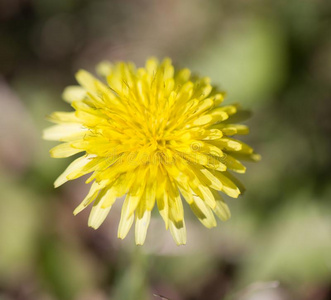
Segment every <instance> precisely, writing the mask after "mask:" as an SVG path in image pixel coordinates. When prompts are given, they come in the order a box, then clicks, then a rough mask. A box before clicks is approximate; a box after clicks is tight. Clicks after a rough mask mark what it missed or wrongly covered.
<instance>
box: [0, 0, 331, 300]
mask: <svg viewBox="0 0 331 300" xmlns="http://www.w3.org/2000/svg"><path fill="white" fill-rule="evenodd" d="M0 22H1V23H0V24H1V26H0V103H1V117H0V136H1V139H0V163H1V168H0V177H1V178H0V179H1V180H0V193H1V200H0V299H1V300H13V299H15V300H16V299H19V300H53V299H64V300H67V299H74V300H76V299H77V300H104V299H114V300H145V299H146V300H153V299H156V300H157V299H162V298H161V297H160V296H157V295H163V296H164V297H165V298H164V299H166V298H167V299H171V300H205V299H206V300H221V299H224V300H295V299H300V300H327V299H331V219H330V212H331V204H330V199H331V171H330V168H331V157H330V154H331V1H329V0H325V1H323V0H263V1H262V0H224V1H216V0H153V1H152V0H143V1H138V0H117V1H100V0H95V1H88V0H56V1H55V0H0ZM151 55H153V56H158V57H160V58H162V57H164V56H170V57H171V58H172V59H173V61H174V63H175V64H176V65H178V66H181V67H186V66H187V67H190V68H192V69H193V71H195V72H197V73H200V74H202V75H207V76H210V77H211V78H212V81H213V83H215V84H217V85H219V86H220V87H221V88H223V89H224V90H226V91H227V92H228V100H227V102H226V103H231V102H240V103H241V104H242V106H243V107H245V108H248V109H251V110H252V111H253V112H254V116H253V118H252V119H251V120H250V121H249V122H248V124H249V125H250V127H251V134H250V135H249V136H248V137H247V138H245V140H246V141H248V142H249V143H250V144H251V145H252V146H253V147H254V148H255V149H256V151H257V152H258V153H260V154H262V158H263V159H262V161H261V162H260V163H258V164H249V165H248V171H247V173H246V175H244V176H241V179H242V181H243V182H244V183H245V185H246V186H247V192H246V193H245V194H244V195H243V196H242V197H240V198H239V199H235V200H233V199H228V203H229V205H230V207H231V210H232V218H231V219H230V220H229V221H227V222H226V223H222V224H219V226H218V227H217V228H216V229H213V230H208V229H206V228H204V227H203V226H202V225H201V224H200V223H199V222H198V221H197V220H195V218H193V217H192V216H191V214H190V212H189V209H188V207H186V219H187V220H188V221H187V227H188V243H187V246H183V247H177V246H175V243H174V242H173V241H172V238H171V236H170V233H169V232H166V231H165V230H164V225H163V223H162V221H161V219H160V217H159V216H158V215H157V214H156V215H155V217H154V218H153V219H152V222H151V226H150V229H149V233H148V236H147V241H146V244H145V245H144V246H143V247H136V246H135V245H134V239H133V235H132V233H131V234H130V235H129V236H128V238H126V240H125V241H120V240H118V239H117V238H116V231H117V224H118V221H119V209H120V207H119V206H117V207H115V209H114V210H113V211H112V212H111V214H110V217H109V218H108V219H107V221H106V222H105V223H104V224H103V225H102V227H101V228H100V229H99V230H98V231H94V230H92V229H90V228H88V227H87V216H88V212H87V211H86V212H83V213H82V214H80V215H78V216H77V217H73V215H72V211H73V209H74V208H75V207H76V205H78V203H79V202H80V201H81V199H83V196H84V194H85V193H86V191H87V189H88V186H85V185H84V179H82V180H76V181H73V182H70V183H67V184H65V185H64V186H63V187H61V188H59V189H54V188H53V182H54V180H55V179H56V178H57V176H58V175H59V174H60V173H61V172H62V171H63V170H64V169H65V167H66V165H67V164H68V162H69V161H70V159H69V160H65V159H63V160H56V159H51V158H50V157H49V154H48V150H49V149H50V148H51V147H52V146H53V145H55V144H54V143H51V142H45V141H42V140H41V132H42V129H43V128H45V127H47V126H49V124H48V123H47V122H46V121H45V116H46V115H47V114H49V113H50V112H52V111H54V110H67V111H68V110H70V107H69V106H68V105H66V104H65V103H64V102H63V101H62V100H61V92H62V90H63V89H64V87H65V86H67V85H70V84H74V83H75V81H74V73H75V72H76V71H77V70H78V69H79V68H85V69H87V70H90V71H94V66H95V64H96V63H97V62H99V61H101V60H105V59H108V60H111V61H114V60H131V61H134V62H136V63H137V64H138V65H142V64H143V63H144V61H145V59H146V58H147V57H148V56H151ZM153 294H155V295H153Z"/></svg>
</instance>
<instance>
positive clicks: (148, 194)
mask: <svg viewBox="0 0 331 300" xmlns="http://www.w3.org/2000/svg"><path fill="white" fill-rule="evenodd" d="M97 71H98V73H99V74H100V75H101V77H103V78H104V81H100V80H98V79H96V78H95V77H93V76H92V75H91V74H90V73H88V72H86V71H83V70H81V71H79V72H78V73H77V74H76V79H77V81H78V83H79V84H80V86H70V87H67V88H66V89H65V91H64V93H63V98H64V100H65V101H66V102H68V103H70V104H71V106H72V107H73V108H74V111H73V112H55V113H53V114H51V115H50V116H49V119H50V121H52V122H54V123H56V124H57V125H55V126H52V127H50V128H48V129H46V130H45V131H44V138H45V139H48V140H57V141H61V142H62V143H61V144H59V145H58V146H56V147H54V148H53V149H51V150H50V153H51V156H52V157H56V158H62V157H69V156H72V155H75V154H77V153H82V156H80V157H79V158H77V159H76V160H74V161H73V162H72V163H71V164H70V165H69V166H68V168H67V169H66V170H65V171H64V173H63V174H62V175H61V176H60V177H59V178H58V179H57V180H56V181H55V187H58V186H60V185H62V184H63V183H65V182H66V181H68V180H72V179H76V178H78V177H80V176H83V175H85V174H91V176H90V177H89V178H88V180H87V183H90V182H93V183H92V185H91V188H90V191H89V193H88V194H87V196H86V197H85V199H84V200H83V202H82V203H81V204H80V205H79V206H78V207H77V208H76V209H75V211H74V214H75V215H76V214H77V213H79V212H80V211H82V210H83V209H84V208H86V207H87V206H88V205H89V204H91V203H93V207H92V210H91V213H90V217H89V220H88V225H89V226H90V227H93V228H95V229H97V228H98V227H99V226H100V225H101V224H102V222H103V221H104V220H105V218H106V216H107V215H108V213H109V211H110V209H111V207H112V205H113V204H114V202H115V201H116V199H118V198H120V197H122V196H125V200H124V202H123V205H122V212H121V220H120V224H119V228H118V237H119V238H124V237H125V236H126V235H127V233H128V231H129V230H130V227H131V225H132V223H133V222H134V221H135V239H136V243H137V244H143V243H144V241H145V238H146V232H147V228H148V226H149V223H150V218H151V212H152V210H153V208H154V206H155V202H156V204H157V207H158V210H159V212H160V214H161V216H162V218H163V220H164V222H165V227H166V229H168V228H169V229H170V231H171V234H172V236H173V238H174V239H175V241H176V243H177V244H185V243H186V229H185V222H184V209H183V203H182V199H185V201H186V202H187V203H188V204H189V205H190V207H191V209H192V211H193V212H194V214H195V215H196V216H197V217H198V219H199V220H200V221H201V223H202V224H203V225H205V226H206V227H208V228H211V227H214V226H216V220H215V217H214V214H215V215H216V216H218V217H219V218H220V219H221V220H223V221H225V220H227V219H228V218H229V217H230V211H229V208H228V206H227V205H226V203H225V202H224V200H223V199H222V197H221V195H220V193H219V192H223V193H225V194H227V195H229V196H230V197H233V198H236V197H238V196H239V194H240V193H241V192H242V191H243V187H242V185H241V184H240V182H239V181H238V180H237V179H236V178H235V177H234V176H233V175H232V174H231V173H230V172H229V170H230V171H234V172H237V173H244V172H245V167H244V166H243V165H242V164H241V162H240V161H239V160H258V159H259V156H258V155H257V154H255V153H254V152H253V149H252V148H251V147H249V146H248V145H247V144H244V143H242V142H240V141H238V140H237V139H234V138H233V137H232V136H234V135H240V134H247V133H248V128H247V126H245V125H239V124H235V123H236V122H237V121H240V120H241V119H242V118H244V117H245V113H244V112H243V111H241V110H240V109H239V107H238V106H237V105H227V106H221V103H222V102H223V98H224V93H223V92H220V91H218V90H217V89H216V88H214V87H212V86H211V85H210V80H209V78H207V77H203V78H199V77H196V76H192V75H191V72H190V71H189V70H188V69H181V70H178V71H175V70H174V67H173V65H172V63H171V60H170V59H164V60H163V61H162V62H159V61H158V60H157V59H155V58H151V59H149V60H147V62H146V66H145V67H144V68H136V67H135V65H134V64H132V63H124V62H119V63H116V64H110V63H107V62H104V63H101V64H100V65H99V66H98V68H97Z"/></svg>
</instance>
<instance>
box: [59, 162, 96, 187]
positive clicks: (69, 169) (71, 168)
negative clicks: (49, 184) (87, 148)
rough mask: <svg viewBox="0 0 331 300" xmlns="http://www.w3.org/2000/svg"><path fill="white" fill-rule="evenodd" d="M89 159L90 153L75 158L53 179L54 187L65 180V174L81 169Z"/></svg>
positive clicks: (66, 179)
mask: <svg viewBox="0 0 331 300" xmlns="http://www.w3.org/2000/svg"><path fill="white" fill-rule="evenodd" d="M90 159H91V156H90V155H84V156H81V157H79V158H77V159H75V160H74V161H73V162H72V163H71V164H70V165H69V166H68V167H67V168H66V169H65V171H64V172H63V173H62V174H61V175H60V176H59V177H58V178H57V179H56V180H55V182H54V187H55V188H57V187H59V186H60V185H62V184H64V183H65V182H67V181H68V180H69V179H68V178H67V176H68V175H69V174H71V173H72V172H74V171H77V170H81V168H82V167H84V166H85V165H86V164H87V163H88V162H89V161H90Z"/></svg>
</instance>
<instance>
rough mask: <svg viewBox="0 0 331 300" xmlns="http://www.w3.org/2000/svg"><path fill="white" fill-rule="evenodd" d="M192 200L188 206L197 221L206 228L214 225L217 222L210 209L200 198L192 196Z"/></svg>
mask: <svg viewBox="0 0 331 300" xmlns="http://www.w3.org/2000/svg"><path fill="white" fill-rule="evenodd" d="M193 200H194V202H193V203H192V204H191V205H190V206H191V209H192V211H193V212H194V214H195V215H196V216H197V217H198V219H199V221H200V222H201V223H202V224H203V225H204V226H206V227H207V228H212V227H215V226H216V225H217V223H216V220H215V217H214V214H213V212H212V210H211V209H210V208H209V207H208V206H207V205H206V204H205V202H204V201H203V200H202V199H201V198H199V197H197V196H193Z"/></svg>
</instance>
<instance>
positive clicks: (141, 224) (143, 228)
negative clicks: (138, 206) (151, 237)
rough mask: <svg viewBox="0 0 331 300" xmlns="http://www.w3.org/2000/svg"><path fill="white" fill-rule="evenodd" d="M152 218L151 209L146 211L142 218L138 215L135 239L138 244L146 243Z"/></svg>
mask: <svg viewBox="0 0 331 300" xmlns="http://www.w3.org/2000/svg"><path fill="white" fill-rule="evenodd" d="M150 220H151V211H149V210H145V211H144V213H143V216H142V218H139V217H138V215H136V226H135V239H136V244H137V245H143V244H144V242H145V239H146V234H147V229H148V226H149V222H150Z"/></svg>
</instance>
